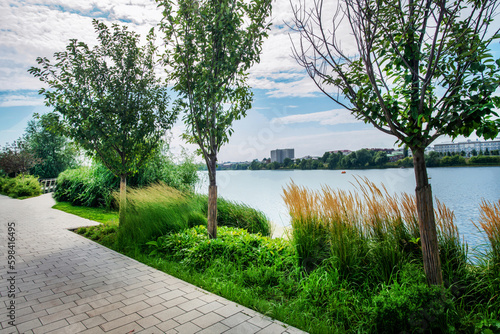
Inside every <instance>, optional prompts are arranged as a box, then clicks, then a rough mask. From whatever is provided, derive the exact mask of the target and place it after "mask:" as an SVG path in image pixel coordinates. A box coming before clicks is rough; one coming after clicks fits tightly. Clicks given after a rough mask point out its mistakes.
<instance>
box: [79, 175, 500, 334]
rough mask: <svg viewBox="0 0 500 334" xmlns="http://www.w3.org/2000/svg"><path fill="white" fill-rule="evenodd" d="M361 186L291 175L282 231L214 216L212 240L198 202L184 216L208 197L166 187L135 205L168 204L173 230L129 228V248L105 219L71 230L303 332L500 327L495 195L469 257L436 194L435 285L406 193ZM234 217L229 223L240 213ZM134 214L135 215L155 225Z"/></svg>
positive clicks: (499, 222)
mask: <svg viewBox="0 0 500 334" xmlns="http://www.w3.org/2000/svg"><path fill="white" fill-rule="evenodd" d="M358 186H359V187H360V190H361V195H359V196H358V195H355V194H353V193H349V192H342V191H337V190H333V189H330V188H324V189H323V190H322V191H321V192H313V191H310V190H308V189H306V188H303V187H298V186H296V185H294V184H291V185H290V186H289V187H288V188H287V189H286V190H285V193H284V199H285V202H286V203H287V205H288V208H289V210H290V214H291V217H292V227H293V230H292V238H291V240H290V241H288V240H285V239H270V238H269V237H266V236H262V235H261V234H251V233H248V232H247V231H246V230H244V229H241V228H236V227H230V226H226V227H220V228H219V233H218V235H219V237H218V239H216V240H210V239H209V238H208V236H207V232H206V228H205V227H204V226H203V224H201V226H200V225H195V223H196V222H200V221H201V222H202V223H203V222H204V220H203V219H201V218H202V217H204V216H203V212H202V211H198V212H199V213H200V214H201V216H199V217H198V218H196V219H193V218H191V223H189V221H190V218H189V217H190V215H192V214H193V212H196V211H190V210H191V209H193V208H195V207H196V206H197V205H205V203H204V202H203V203H200V202H199V201H198V200H196V197H193V196H189V195H186V194H171V196H170V197H169V199H168V200H163V202H162V204H161V205H159V204H156V205H155V203H156V202H157V201H159V199H160V197H161V196H159V195H158V196H156V197H155V196H146V198H148V199H149V200H148V201H146V202H141V203H142V204H140V205H139V207H138V208H139V209H141V210H144V213H140V212H139V211H137V215H138V217H139V216H142V217H144V218H146V217H147V218H148V219H151V220H152V217H153V216H152V213H151V212H152V211H155V210H159V209H155V206H159V207H162V208H163V209H162V210H170V212H171V214H170V215H168V214H167V213H165V212H164V214H162V215H161V216H165V215H167V216H169V217H171V219H169V220H167V222H166V223H167V224H169V223H168V221H172V220H173V219H174V218H175V217H177V218H179V217H180V218H181V220H182V219H184V221H185V222H186V223H185V225H183V227H182V228H178V229H177V230H175V229H170V230H169V231H168V232H165V233H159V234H158V235H155V234H150V235H149V237H145V236H144V238H143V239H142V241H140V242H138V240H135V241H134V240H132V239H131V240H130V243H129V244H127V245H126V246H125V247H124V245H119V244H118V243H117V242H116V241H117V235H118V228H117V226H116V225H115V224H112V223H106V224H102V225H100V226H97V227H89V228H82V229H79V230H78V233H81V234H83V235H86V236H87V237H89V238H92V239H94V240H96V241H98V242H100V243H102V244H103V245H105V246H107V247H111V248H113V249H115V250H118V251H121V252H123V253H124V254H126V255H128V256H131V257H133V258H135V259H137V260H139V261H141V262H143V263H145V264H148V265H150V266H153V267H155V268H158V269H160V270H162V271H165V272H167V273H169V274H171V275H174V276H176V277H179V278H181V279H183V280H185V281H188V282H190V283H193V284H195V285H197V286H200V287H202V288H204V289H206V290H209V291H212V292H214V293H216V294H219V295H221V296H223V297H226V298H228V299H231V300H233V301H235V302H238V303H240V304H243V305H245V306H248V307H251V308H253V309H255V310H257V311H259V312H261V313H264V314H266V315H268V316H271V317H273V318H276V319H279V320H280V321H283V322H285V323H288V324H290V325H293V326H296V327H298V328H301V329H303V330H305V331H308V332H311V333H355V332H356V333H401V332H405V333H410V332H412V333H413V332H415V333H421V332H433V333H455V332H460V333H495V332H497V331H499V330H500V321H498V319H499V318H500V313H499V312H500V296H499V294H498V291H500V270H499V268H500V261H499V260H500V257H499V256H498V254H499V253H498V250H499V249H500V248H499V247H498V245H499V244H500V239H499V238H500V233H499V232H498V231H500V201H499V203H486V202H484V203H483V206H482V207H481V210H482V211H481V212H482V215H481V220H480V221H479V222H476V223H477V226H478V228H481V229H482V230H484V231H485V232H486V234H487V236H488V238H489V239H488V240H489V242H490V251H488V253H486V254H476V255H475V256H476V257H477V258H478V261H477V262H476V263H474V264H472V263H469V262H468V260H467V258H468V256H469V255H470V254H468V252H467V247H466V246H465V245H463V244H462V243H461V241H460V240H461V238H460V236H459V235H458V232H457V230H456V227H455V226H454V223H453V214H452V212H450V211H449V210H448V209H447V208H446V207H444V206H443V205H441V204H438V205H437V208H436V213H435V214H436V218H437V222H438V228H439V231H438V232H439V243H440V247H441V253H440V256H441V261H442V264H443V275H444V278H445V282H446V283H445V286H444V288H436V287H428V286H427V284H426V280H425V276H424V274H423V265H422V259H421V249H420V247H421V245H420V239H419V234H418V227H417V223H416V222H417V221H416V209H415V203H414V198H413V197H412V196H409V195H405V194H402V195H391V194H388V193H387V191H385V189H384V188H383V187H377V186H375V185H374V184H372V183H369V182H368V181H366V180H365V181H363V180H360V182H359V185H358ZM158 191H159V190H158ZM162 196H167V195H166V194H165V193H163V195H162ZM132 202H133V201H131V203H132ZM147 203H149V204H147ZM193 203H194V204H193ZM165 207H166V209H165ZM146 208H150V209H146ZM169 208H170V209H169ZM186 208H191V209H186ZM229 211H231V210H229ZM174 213H176V214H177V216H175V215H174ZM232 217H233V218H231V219H234V221H233V223H234V222H238V219H239V218H235V217H240V216H238V215H235V214H233V215H232ZM177 218H175V219H177ZM135 219H137V220H136V223H134V224H139V223H141V224H151V223H149V222H146V221H144V220H141V219H138V218H135ZM155 219H156V218H155ZM178 223H179V222H178V221H177V220H175V224H178ZM162 224H164V223H162ZM175 224H174V223H172V224H171V225H173V226H174V225H175ZM182 224H184V223H182ZM160 225H161V224H160ZM193 225H194V226H193ZM140 226H142V225H140ZM152 226H153V225H152ZM136 228H142V227H136ZM148 239H149V240H148ZM146 240H147V241H146ZM143 241H145V242H143Z"/></svg>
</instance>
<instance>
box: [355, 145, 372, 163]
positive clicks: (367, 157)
mask: <svg viewBox="0 0 500 334" xmlns="http://www.w3.org/2000/svg"><path fill="white" fill-rule="evenodd" d="M372 155H373V151H369V150H367V149H366V148H362V149H360V150H357V151H356V164H355V166H356V167H360V168H364V167H366V166H367V165H368V164H369V163H370V161H371V160H372Z"/></svg>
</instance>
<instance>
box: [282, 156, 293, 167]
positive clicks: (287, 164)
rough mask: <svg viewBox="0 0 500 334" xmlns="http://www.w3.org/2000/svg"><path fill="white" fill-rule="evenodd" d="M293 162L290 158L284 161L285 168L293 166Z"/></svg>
mask: <svg viewBox="0 0 500 334" xmlns="http://www.w3.org/2000/svg"><path fill="white" fill-rule="evenodd" d="M292 163H293V161H292V159H290V158H285V159H284V160H283V167H285V168H288V167H290V166H291V165H292Z"/></svg>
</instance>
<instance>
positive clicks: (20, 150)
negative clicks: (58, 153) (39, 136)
mask: <svg viewBox="0 0 500 334" xmlns="http://www.w3.org/2000/svg"><path fill="white" fill-rule="evenodd" d="M41 161H42V160H41V159H39V158H37V157H36V156H35V154H34V153H33V152H32V151H31V149H30V147H29V145H28V144H27V143H26V141H25V140H23V139H22V138H19V139H18V140H15V141H14V142H13V143H12V144H7V145H5V146H4V147H3V148H2V150H1V151H0V169H1V170H3V171H4V172H5V173H6V174H7V175H11V174H13V176H14V177H15V176H17V174H26V173H28V171H29V170H30V168H32V167H33V166H35V165H36V164H38V163H41Z"/></svg>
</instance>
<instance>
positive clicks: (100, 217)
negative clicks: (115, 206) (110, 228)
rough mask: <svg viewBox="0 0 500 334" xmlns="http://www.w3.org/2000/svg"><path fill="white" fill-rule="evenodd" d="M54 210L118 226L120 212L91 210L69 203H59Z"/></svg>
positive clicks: (104, 209) (100, 209) (99, 209)
mask: <svg viewBox="0 0 500 334" xmlns="http://www.w3.org/2000/svg"><path fill="white" fill-rule="evenodd" d="M52 208H53V209H57V210H61V211H64V212H67V213H71V214H73V215H77V216H80V217H83V218H85V219H90V220H93V221H96V222H99V223H106V224H114V225H118V212H116V211H114V210H109V209H106V208H90V207H84V206H74V205H72V204H71V203H69V202H58V203H56V204H55V205H54V206H53V207H52Z"/></svg>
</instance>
